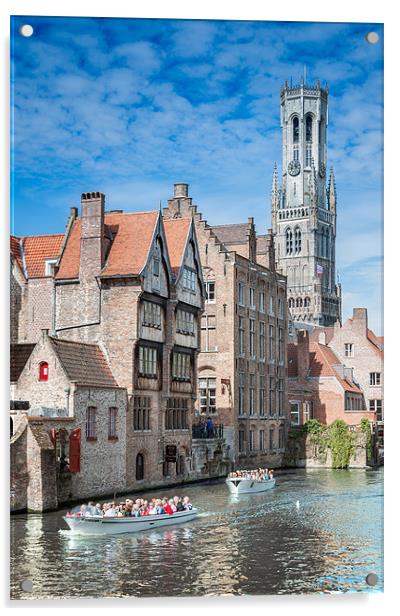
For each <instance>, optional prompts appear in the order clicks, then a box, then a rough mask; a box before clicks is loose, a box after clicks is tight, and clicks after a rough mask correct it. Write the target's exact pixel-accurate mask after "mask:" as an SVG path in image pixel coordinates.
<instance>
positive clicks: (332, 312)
mask: <svg viewBox="0 0 400 616" xmlns="http://www.w3.org/2000/svg"><path fill="white" fill-rule="evenodd" d="M327 126H328V87H327V86H326V87H325V88H321V85H320V83H319V81H318V82H317V84H316V85H315V86H310V85H306V84H305V83H304V81H303V80H301V81H300V84H299V85H296V86H293V87H292V86H290V87H289V85H288V83H287V82H286V83H285V85H284V86H283V88H282V90H281V128H282V184H281V185H280V184H279V177H278V170H277V166H276V164H275V167H274V171H273V178H272V195H271V206H272V230H273V234H274V238H275V250H276V259H277V264H278V268H279V270H280V271H281V272H282V274H284V275H285V276H287V278H288V282H287V288H288V306H289V310H290V314H291V316H292V319H293V321H294V322H295V323H296V322H299V323H301V324H304V323H309V324H312V325H322V326H327V325H332V324H333V323H335V322H336V321H337V320H340V319H341V290H340V285H337V284H336V280H335V240H336V186H335V178H334V174H333V169H331V171H330V175H329V181H328V187H327V186H326V158H327V152H326V130H327Z"/></svg>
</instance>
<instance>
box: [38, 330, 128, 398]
mask: <svg viewBox="0 0 400 616" xmlns="http://www.w3.org/2000/svg"><path fill="white" fill-rule="evenodd" d="M49 340H50V343H51V345H52V347H53V349H54V351H55V353H56V355H57V357H58V359H59V360H60V363H61V365H62V367H63V368H64V371H65V373H66V375H67V377H68V379H69V380H70V381H74V382H76V383H77V384H78V385H83V386H86V387H118V384H117V382H116V380H115V379H114V377H113V374H112V372H111V369H110V366H109V365H108V362H107V359H106V357H105V355H104V353H103V352H102V350H101V349H100V347H99V346H98V345H97V344H86V343H83V342H72V341H70V340H60V339H59V338H52V337H50V336H49Z"/></svg>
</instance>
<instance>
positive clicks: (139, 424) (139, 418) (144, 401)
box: [133, 396, 151, 432]
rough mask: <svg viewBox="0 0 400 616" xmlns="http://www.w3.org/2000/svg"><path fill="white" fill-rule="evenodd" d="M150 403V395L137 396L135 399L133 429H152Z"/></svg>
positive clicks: (137, 430)
mask: <svg viewBox="0 0 400 616" xmlns="http://www.w3.org/2000/svg"><path fill="white" fill-rule="evenodd" d="M150 404H151V398H150V397H149V396H135V397H134V399H133V429H134V431H135V432H142V431H143V430H150Z"/></svg>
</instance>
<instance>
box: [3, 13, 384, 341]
mask: <svg viewBox="0 0 400 616" xmlns="http://www.w3.org/2000/svg"><path fill="white" fill-rule="evenodd" d="M24 23H30V24H32V26H33V27H34V34H33V36H32V37H30V38H23V37H21V36H20V35H19V27H20V26H21V25H22V24H24ZM12 30H13V32H14V34H13V36H12V48H13V61H12V81H13V89H12V103H13V114H12V118H13V130H12V141H13V155H12V203H13V208H12V216H11V230H12V232H13V233H15V234H19V235H24V234H25V235H26V234H39V233H57V232H63V231H64V228H65V223H66V217H67V214H68V211H69V208H70V207H71V206H79V201H80V194H81V192H84V191H91V190H100V191H102V192H104V193H105V194H106V203H107V209H117V208H122V209H124V210H126V211H140V210H148V209H154V208H158V204H159V201H160V200H162V202H163V203H164V204H165V203H166V201H167V199H168V198H169V197H170V196H171V194H172V186H173V183H174V182H188V183H189V184H190V194H191V196H192V197H193V200H194V203H196V204H197V205H198V207H199V210H200V211H201V212H202V213H203V216H204V218H206V219H207V220H208V221H209V222H210V223H214V224H221V223H224V222H241V221H243V220H246V219H247V217H248V216H254V218H255V221H256V225H257V230H258V232H260V233H261V232H265V229H266V228H267V227H269V226H270V190H271V176H272V167H273V163H274V161H277V162H278V167H279V169H280V163H281V132H280V127H279V91H280V87H281V85H282V84H283V82H284V81H285V80H286V79H288V80H290V78H293V80H294V81H295V82H297V81H298V80H299V77H300V76H301V75H302V74H303V70H304V65H306V67H307V81H309V82H315V81H316V80H317V79H318V78H319V79H320V80H321V82H322V83H324V82H325V80H327V81H328V83H329V128H328V165H329V166H330V165H331V164H333V165H334V168H335V174H336V184H337V191H338V236H337V246H336V253H337V267H338V269H339V272H340V279H341V282H342V287H343V300H344V301H343V304H344V305H343V316H344V318H347V317H348V316H350V315H351V312H352V308H353V306H357V307H361V306H365V307H367V308H368V311H369V322H370V325H371V327H372V328H373V329H374V330H375V331H376V332H377V333H378V334H380V333H382V323H381V321H382V306H381V303H382V258H383V257H382V252H383V239H382V232H383V219H382V215H383V194H382V175H383V31H382V26H381V25H377V24H375V25H373V24H370V25H368V24H341V23H340V24H339V23H331V24H327V23H291V22H251V21H242V22H233V21H194V20H193V21H192V20H186V21H184V20H161V19H147V20H146V19H105V18H98V19H90V18H70V17H68V18H55V17H29V18H28V17H15V18H14V19H13V23H12ZM370 30H374V31H377V32H378V33H379V34H380V42H379V43H378V44H377V45H370V44H369V43H367V42H366V41H365V38H364V37H365V34H366V33H367V32H369V31H370Z"/></svg>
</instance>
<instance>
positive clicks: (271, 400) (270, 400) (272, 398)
mask: <svg viewBox="0 0 400 616" xmlns="http://www.w3.org/2000/svg"><path fill="white" fill-rule="evenodd" d="M268 405H269V414H270V416H272V415H275V379H274V377H273V376H270V377H269V389H268Z"/></svg>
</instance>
